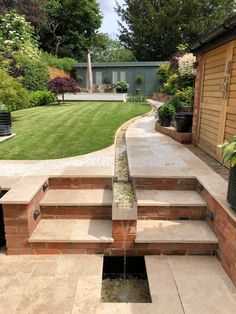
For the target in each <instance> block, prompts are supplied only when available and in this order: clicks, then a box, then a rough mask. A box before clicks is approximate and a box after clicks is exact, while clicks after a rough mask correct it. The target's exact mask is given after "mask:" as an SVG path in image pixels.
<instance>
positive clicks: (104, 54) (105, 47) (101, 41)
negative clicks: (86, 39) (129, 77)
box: [90, 33, 136, 62]
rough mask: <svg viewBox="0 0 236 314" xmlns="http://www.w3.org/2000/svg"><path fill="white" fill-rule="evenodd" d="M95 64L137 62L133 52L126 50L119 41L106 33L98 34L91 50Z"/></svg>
mask: <svg viewBox="0 0 236 314" xmlns="http://www.w3.org/2000/svg"><path fill="white" fill-rule="evenodd" d="M90 52H91V55H92V60H93V62H130V61H135V60H136V59H135V57H134V55H133V53H132V51H131V50H129V49H126V48H125V47H124V46H123V45H122V44H121V42H120V41H119V40H115V39H112V38H111V37H110V36H109V35H108V34H106V33H98V34H97V35H96V37H95V40H94V44H93V46H92V47H91V49H90Z"/></svg>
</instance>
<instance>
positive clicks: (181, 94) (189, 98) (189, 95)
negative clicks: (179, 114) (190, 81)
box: [171, 86, 194, 109]
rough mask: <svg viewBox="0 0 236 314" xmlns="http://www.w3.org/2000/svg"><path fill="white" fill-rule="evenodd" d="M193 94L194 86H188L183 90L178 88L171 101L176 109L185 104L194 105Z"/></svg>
mask: <svg viewBox="0 0 236 314" xmlns="http://www.w3.org/2000/svg"><path fill="white" fill-rule="evenodd" d="M193 96H194V90H193V88H192V87H190V86H188V87H187V88H185V89H183V90H178V91H177V92H176V93H175V95H174V96H173V98H172V100H171V102H172V104H173V105H174V106H175V108H176V109H177V108H179V107H183V106H192V103H193Z"/></svg>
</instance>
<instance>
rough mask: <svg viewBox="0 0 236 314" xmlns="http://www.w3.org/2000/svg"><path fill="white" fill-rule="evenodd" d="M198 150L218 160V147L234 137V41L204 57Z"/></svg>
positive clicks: (235, 127) (235, 54)
mask: <svg viewBox="0 0 236 314" xmlns="http://www.w3.org/2000/svg"><path fill="white" fill-rule="evenodd" d="M203 63H204V64H203V66H204V69H203V75H202V94H201V99H200V109H199V125H198V146H199V147H200V148H202V149H203V150H204V151H206V152H207V153H208V154H210V155H211V156H213V157H214V158H216V159H218V160H219V159H220V155H219V150H218V148H217V145H218V144H220V143H221V142H222V141H223V140H225V139H229V138H230V137H231V136H232V135H236V41H233V42H230V43H227V44H225V45H222V46H220V47H218V48H216V49H214V50H212V51H210V52H208V53H206V54H205V55H204V57H203Z"/></svg>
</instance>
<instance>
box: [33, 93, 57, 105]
mask: <svg viewBox="0 0 236 314" xmlns="http://www.w3.org/2000/svg"><path fill="white" fill-rule="evenodd" d="M29 101H30V107H37V106H46V105H49V104H51V103H54V102H56V101H57V98H56V96H55V95H54V94H53V93H51V92H48V91H37V92H31V93H30V94H29Z"/></svg>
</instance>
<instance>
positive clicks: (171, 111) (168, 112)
mask: <svg viewBox="0 0 236 314" xmlns="http://www.w3.org/2000/svg"><path fill="white" fill-rule="evenodd" d="M158 115H159V117H160V118H167V119H173V118H174V116H175V107H174V106H173V105H172V103H171V102H170V101H168V102H166V103H165V104H164V105H162V106H161V107H159V109H158Z"/></svg>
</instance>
